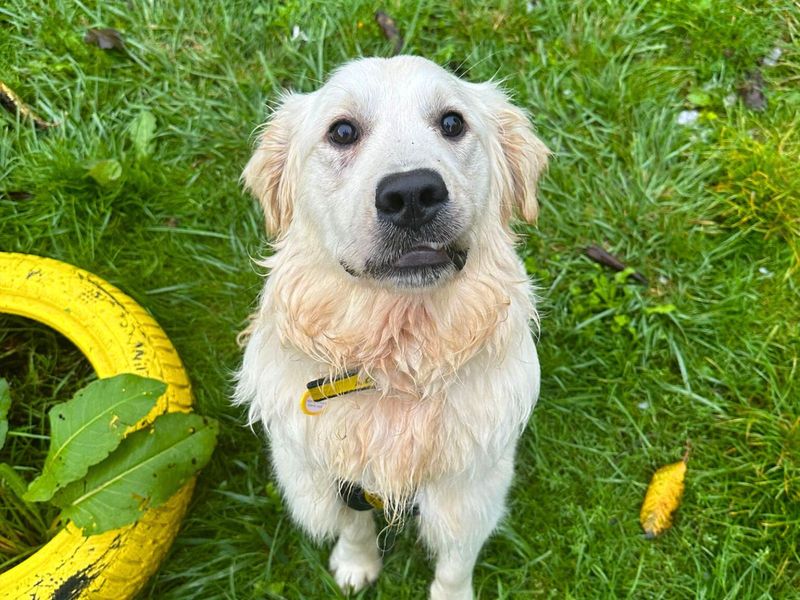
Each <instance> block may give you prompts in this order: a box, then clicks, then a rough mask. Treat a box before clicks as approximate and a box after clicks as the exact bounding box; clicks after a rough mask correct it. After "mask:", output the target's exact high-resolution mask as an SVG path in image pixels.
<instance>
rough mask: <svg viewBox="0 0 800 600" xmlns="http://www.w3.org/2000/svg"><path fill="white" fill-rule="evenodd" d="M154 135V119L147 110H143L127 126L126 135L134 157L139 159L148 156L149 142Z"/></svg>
mask: <svg viewBox="0 0 800 600" xmlns="http://www.w3.org/2000/svg"><path fill="white" fill-rule="evenodd" d="M155 133H156V118H155V117H154V116H153V113H151V112H150V111H149V110H143V111H142V112H140V113H139V114H138V115H137V116H136V118H135V119H134V120H133V121H131V124H130V125H129V126H128V134H129V135H130V136H131V141H132V142H133V147H134V148H135V149H136V155H137V156H139V157H140V158H141V157H143V156H147V155H148V154H150V149H151V148H150V142H152V141H153V136H154V135H155Z"/></svg>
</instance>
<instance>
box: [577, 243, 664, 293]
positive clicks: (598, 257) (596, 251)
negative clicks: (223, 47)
mask: <svg viewBox="0 0 800 600" xmlns="http://www.w3.org/2000/svg"><path fill="white" fill-rule="evenodd" d="M584 252H585V253H586V256H588V257H589V258H590V259H592V260H593V261H594V262H596V263H600V264H601V265H605V266H606V267H611V268H612V269H614V270H615V271H624V270H625V268H626V267H625V263H623V262H622V261H621V260H620V259H618V258H617V257H616V256H614V255H613V254H610V253H608V252H606V251H605V250H604V249H603V248H601V247H600V246H596V245H594V244H592V245H590V246H587V247H586V250H584ZM631 277H633V278H634V279H635V280H636V281H638V282H639V283H641V284H642V285H645V286H646V285H649V284H648V281H647V277H645V276H644V275H642V274H641V273H638V272H635V273H631Z"/></svg>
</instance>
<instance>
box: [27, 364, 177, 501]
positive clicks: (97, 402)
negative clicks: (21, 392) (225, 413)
mask: <svg viewBox="0 0 800 600" xmlns="http://www.w3.org/2000/svg"><path fill="white" fill-rule="evenodd" d="M165 390H166V385H164V384H163V383H161V382H160V381H156V380H155V379H147V378H145V377H139V376H138V375H133V374H130V373H125V374H122V375H117V376H115V377H109V378H108V379H100V380H98V381H94V382H92V383H90V384H89V385H87V386H86V387H85V388H83V389H82V390H80V391H78V393H77V394H75V397H74V398H72V400H69V401H68V402H63V403H61V404H56V405H55V406H54V407H53V408H51V409H50V412H49V413H48V415H49V417H50V448H49V450H48V453H47V458H46V459H45V462H44V469H43V470H42V474H41V475H40V476H39V477H37V478H36V479H34V480H33V481H32V482H31V484H30V486H29V487H28V492H27V493H26V494H25V500H28V501H33V502H44V501H46V500H49V499H50V498H52V497H53V494H54V493H55V491H56V490H57V489H58V488H60V487H63V486H65V485H66V484H68V483H70V482H72V481H75V480H76V479H80V478H81V477H83V476H84V475H85V474H86V471H87V470H88V469H89V467H90V466H92V465H95V464H97V463H99V462H100V461H101V460H103V459H104V458H106V457H107V456H108V454H109V452H111V451H112V450H113V449H114V448H116V447H117V446H119V443H120V441H121V440H122V438H123V436H124V435H125V431H126V430H127V429H128V427H130V426H131V425H133V424H135V423H136V422H137V421H139V420H140V419H141V418H142V417H144V416H145V415H146V414H147V413H148V412H150V409H151V408H153V406H154V405H155V403H156V400H157V399H158V397H159V396H161V395H162V394H163V393H164V391H165Z"/></svg>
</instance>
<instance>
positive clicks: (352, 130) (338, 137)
mask: <svg viewBox="0 0 800 600" xmlns="http://www.w3.org/2000/svg"><path fill="white" fill-rule="evenodd" d="M328 139H329V140H330V141H332V142H333V143H334V144H338V145H339V146H349V145H350V144H352V143H354V142H355V141H356V140H357V139H358V129H356V126H355V125H353V124H352V123H351V122H350V121H336V123H334V124H333V125H331V128H330V129H329V130H328Z"/></svg>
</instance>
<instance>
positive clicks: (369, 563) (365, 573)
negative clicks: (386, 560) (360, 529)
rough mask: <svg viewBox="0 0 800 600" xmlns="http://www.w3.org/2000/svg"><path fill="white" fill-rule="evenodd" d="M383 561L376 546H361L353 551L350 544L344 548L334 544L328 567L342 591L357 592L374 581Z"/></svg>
mask: <svg viewBox="0 0 800 600" xmlns="http://www.w3.org/2000/svg"><path fill="white" fill-rule="evenodd" d="M382 566H383V562H382V561H381V557H380V555H379V554H378V549H377V548H363V549H360V551H359V552H353V548H352V546H351V547H350V548H345V546H343V545H342V544H336V546H335V547H334V549H333V552H332V553H331V561H330V568H331V571H332V572H333V577H334V579H336V583H337V584H339V587H340V588H341V589H342V591H343V592H345V593H347V592H357V591H359V590H361V589H362V588H364V587H366V586H368V585H369V584H371V583H374V582H375V580H376V579H378V574H379V573H380V572H381V567H382Z"/></svg>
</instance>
